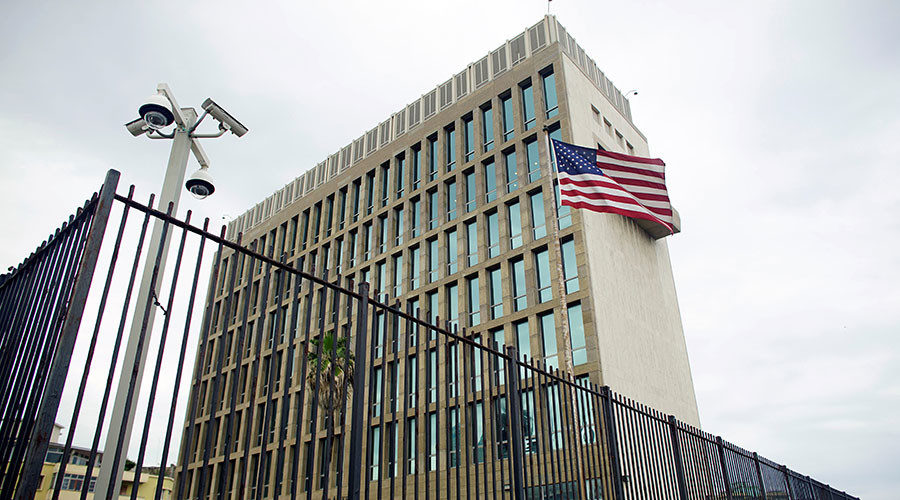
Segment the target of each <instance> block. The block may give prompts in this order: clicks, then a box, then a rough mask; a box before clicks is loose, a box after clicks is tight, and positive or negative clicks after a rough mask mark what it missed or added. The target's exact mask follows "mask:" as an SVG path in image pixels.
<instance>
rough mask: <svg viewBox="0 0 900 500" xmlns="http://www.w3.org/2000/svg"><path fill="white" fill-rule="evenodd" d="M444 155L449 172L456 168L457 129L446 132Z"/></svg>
mask: <svg viewBox="0 0 900 500" xmlns="http://www.w3.org/2000/svg"><path fill="white" fill-rule="evenodd" d="M444 154H445V156H446V161H447V171H448V172H449V171H451V170H453V169H454V168H456V129H454V128H453V127H450V128H448V129H445V130H444Z"/></svg>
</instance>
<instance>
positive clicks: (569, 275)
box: [562, 239, 579, 293]
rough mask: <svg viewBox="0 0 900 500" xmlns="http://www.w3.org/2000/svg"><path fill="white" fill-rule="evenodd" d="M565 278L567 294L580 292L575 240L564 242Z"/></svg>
mask: <svg viewBox="0 0 900 500" xmlns="http://www.w3.org/2000/svg"><path fill="white" fill-rule="evenodd" d="M562 261H563V277H564V278H565V281H566V293H575V292H577V291H578V289H579V286H578V262H577V261H576V259H575V240H574V239H568V240H566V241H563V242H562Z"/></svg>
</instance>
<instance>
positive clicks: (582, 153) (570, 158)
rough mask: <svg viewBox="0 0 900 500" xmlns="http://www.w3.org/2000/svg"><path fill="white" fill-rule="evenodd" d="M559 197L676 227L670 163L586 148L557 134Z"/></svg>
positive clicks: (572, 203) (596, 209)
mask: <svg viewBox="0 0 900 500" xmlns="http://www.w3.org/2000/svg"><path fill="white" fill-rule="evenodd" d="M553 150H554V151H555V152H556V168H557V171H558V172H559V192H560V202H561V203H562V204H563V205H567V206H570V207H573V208H585V209H587V210H592V211H594V212H610V213H615V214H619V215H624V216H625V217H632V218H636V219H645V220H648V221H651V222H655V223H658V224H662V225H663V226H665V227H666V229H668V230H669V232H670V233H673V234H674V232H675V230H674V220H673V219H672V205H671V204H670V203H669V193H668V192H667V191H666V174H665V166H666V164H665V163H663V161H662V160H660V159H657V158H641V157H639V156H630V155H623V154H620V153H612V152H610V151H603V150H601V149H594V148H584V147H581V146H575V145H573V144H567V143H565V142H562V141H558V140H556V139H553Z"/></svg>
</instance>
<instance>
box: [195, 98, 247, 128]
mask: <svg viewBox="0 0 900 500" xmlns="http://www.w3.org/2000/svg"><path fill="white" fill-rule="evenodd" d="M200 107H202V108H203V109H204V111H206V112H207V113H209V114H210V116H212V117H213V118H215V119H216V120H218V121H219V123H220V124H221V125H220V127H221V128H224V129H225V130H230V131H231V133H232V134H234V135H236V136H238V137H241V136H243V135H244V134H246V133H247V127H245V126H243V125H242V124H241V122H239V121H237V119H235V118H234V117H233V116H231V115H230V114H229V113H228V111H225V110H224V109H222V107H221V106H219V105H218V104H216V103H215V101H213V100H212V99H206V100H205V101H203V104H201V105H200Z"/></svg>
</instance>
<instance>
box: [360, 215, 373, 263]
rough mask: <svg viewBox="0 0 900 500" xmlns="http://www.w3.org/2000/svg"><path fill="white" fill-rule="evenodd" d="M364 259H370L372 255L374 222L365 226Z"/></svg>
mask: <svg viewBox="0 0 900 500" xmlns="http://www.w3.org/2000/svg"><path fill="white" fill-rule="evenodd" d="M362 244H363V260H369V258H370V257H371V256H372V223H371V222H370V223H368V224H366V225H364V226H363V241H362Z"/></svg>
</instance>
